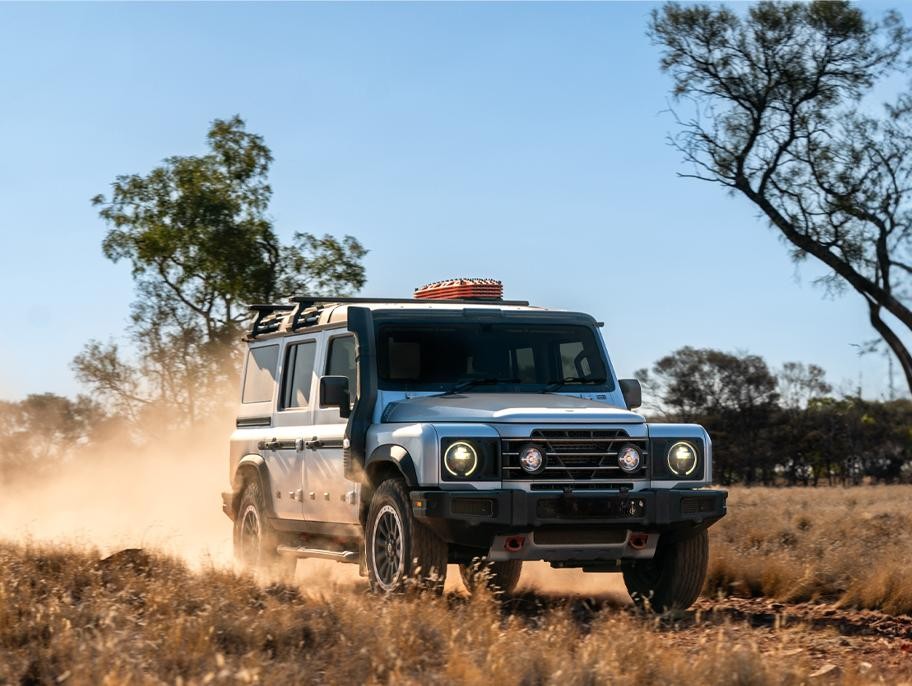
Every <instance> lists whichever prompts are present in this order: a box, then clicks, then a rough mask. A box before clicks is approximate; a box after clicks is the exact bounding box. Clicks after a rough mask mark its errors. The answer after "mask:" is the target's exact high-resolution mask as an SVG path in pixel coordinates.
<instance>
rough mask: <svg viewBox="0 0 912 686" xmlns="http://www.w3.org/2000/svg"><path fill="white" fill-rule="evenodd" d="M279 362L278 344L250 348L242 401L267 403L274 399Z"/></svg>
mask: <svg viewBox="0 0 912 686" xmlns="http://www.w3.org/2000/svg"><path fill="white" fill-rule="evenodd" d="M278 362H279V346H277V345H267V346H264V347H262V348H251V349H250V351H249V352H248V353H247V366H246V368H245V372H244V390H243V392H242V393H241V402H244V403H265V402H269V401H270V400H272V394H273V391H275V384H276V366H278Z"/></svg>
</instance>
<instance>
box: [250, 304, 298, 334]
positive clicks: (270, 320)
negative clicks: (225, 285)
mask: <svg viewBox="0 0 912 686" xmlns="http://www.w3.org/2000/svg"><path fill="white" fill-rule="evenodd" d="M294 308H295V306H294V305H289V304H288V303H282V304H273V305H251V306H250V311H251V312H256V316H255V317H254V318H253V324H252V325H251V327H250V337H251V338H255V337H257V336H259V335H261V334H264V333H273V332H275V331H278V330H279V327H280V326H282V319H284V317H285V315H286V314H288V313H289V312H291V311H292V310H293V309H294Z"/></svg>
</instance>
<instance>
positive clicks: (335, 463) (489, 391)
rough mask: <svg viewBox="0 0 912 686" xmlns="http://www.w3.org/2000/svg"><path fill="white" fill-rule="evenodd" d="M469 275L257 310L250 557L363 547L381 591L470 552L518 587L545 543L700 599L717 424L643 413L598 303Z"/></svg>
mask: <svg viewBox="0 0 912 686" xmlns="http://www.w3.org/2000/svg"><path fill="white" fill-rule="evenodd" d="M460 283H463V284H465V283H469V284H470V285H471V283H470V282H460ZM456 292H457V293H462V294H463V297H459V298H455V299H454V298H453V296H452V293H453V291H452V289H450V290H446V289H442V290H440V289H438V290H437V291H435V290H434V289H431V290H430V295H432V296H433V295H434V294H435V293H439V294H440V297H436V298H432V299H408V300H402V299H368V298H325V299H321V298H310V297H302V298H297V299H295V300H293V301H292V302H290V303H287V304H278V305H257V306H255V307H254V308H253V310H254V312H255V317H254V323H253V325H252V327H251V329H250V331H249V334H248V336H247V337H246V344H247V357H246V363H245V368H244V372H243V381H242V390H241V402H240V405H239V410H238V416H237V429H236V431H235V432H234V434H233V435H232V436H231V454H230V465H229V477H230V481H231V490H230V491H229V492H227V493H223V494H222V500H223V505H224V511H225V513H226V514H227V515H228V516H229V517H230V518H231V519H232V520H233V521H234V544H235V551H236V555H237V557H238V559H239V560H240V561H241V562H242V563H244V564H245V565H247V566H249V567H251V568H262V567H273V568H276V567H277V568H279V569H281V570H284V571H285V572H288V571H290V570H293V569H294V565H295V563H296V561H297V560H298V559H300V558H324V559H332V560H338V561H340V562H351V563H357V564H359V565H360V569H361V572H362V574H364V575H366V576H367V577H368V579H369V582H370V586H371V588H372V589H374V590H377V591H383V592H393V591H398V590H401V589H403V588H406V587H408V586H410V585H415V586H419V587H428V586H429V587H432V588H438V589H439V588H441V587H442V583H443V580H444V577H445V575H446V571H447V564H448V563H455V564H458V565H459V566H460V570H461V572H462V578H463V580H464V582H465V584H466V587H467V588H468V589H469V590H470V591H471V590H474V589H475V588H476V587H477V586H478V585H479V584H480V583H482V581H484V582H486V583H490V584H492V585H494V586H496V587H497V588H499V589H500V590H502V591H503V592H507V593H508V592H510V591H512V590H513V588H514V587H515V586H516V584H517V582H518V580H519V576H520V571H521V567H522V563H523V561H524V560H547V561H548V562H550V564H551V566H553V567H578V568H582V569H583V571H586V572H622V573H623V575H624V581H625V582H626V584H627V588H628V589H629V590H630V593H631V595H632V596H633V597H634V599H635V600H637V601H639V602H643V603H648V604H649V605H651V607H653V608H655V609H659V610H663V609H666V608H669V607H672V606H677V607H686V606H688V605H690V604H691V603H692V602H693V601H694V599H695V598H696V597H697V595H698V594H699V592H700V588H701V586H702V583H703V579H704V575H705V572H706V566H707V555H708V548H707V532H706V530H707V528H708V527H709V526H710V525H711V524H713V523H714V522H716V521H717V520H718V519H719V518H721V517H722V516H724V514H725V500H726V495H727V494H726V493H725V492H724V491H718V490H707V489H706V488H704V487H706V486H708V485H709V484H710V482H711V479H712V447H711V442H710V439H709V435H708V434H707V433H706V431H705V430H704V429H703V428H702V427H700V426H696V425H692V424H656V423H646V422H645V420H644V418H643V417H642V416H641V415H639V414H636V413H634V412H632V411H631V410H632V409H633V408H636V407H638V406H639V405H640V402H641V401H640V386H639V384H638V383H637V382H636V381H633V380H624V379H621V380H618V379H617V378H616V376H615V373H614V370H613V369H612V366H611V362H610V360H609V358H608V354H607V352H606V350H605V346H604V343H603V341H602V337H601V335H600V334H599V326H600V324H599V323H598V322H596V321H595V320H594V319H593V318H592V317H590V316H588V315H585V314H579V313H576V312H565V311H558V310H551V309H542V308H537V307H530V306H529V304H528V303H526V302H517V301H505V300H502V299H499V298H491V297H490V291H484V290H482V291H481V292H482V293H483V294H484V297H481V298H479V297H473V293H475V292H476V291H473V290H472V289H471V288H468V290H466V289H465V288H464V289H463V290H461V291H460V290H458V289H457V291H456ZM427 293H428V292H427V291H425V295H427ZM465 294H468V297H465Z"/></svg>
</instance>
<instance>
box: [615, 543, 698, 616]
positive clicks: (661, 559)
mask: <svg viewBox="0 0 912 686" xmlns="http://www.w3.org/2000/svg"><path fill="white" fill-rule="evenodd" d="M708 564H709V534H708V533H707V531H706V529H703V530H702V531H700V533H698V534H696V535H695V536H692V537H690V538H685V539H683V540H679V541H675V542H674V543H666V544H663V543H661V541H660V542H659V547H658V548H657V549H656V554H655V557H654V558H653V559H651V560H642V561H637V562H635V563H633V564H625V565H624V567H623V572H624V583H625V584H626V586H627V591H628V592H629V593H630V597H631V598H633V602H634V603H636V604H637V605H638V606H640V607H651V608H652V609H653V610H655V611H657V612H665V611H666V610H671V609H673V608H674V609H684V608H687V607H690V606H691V605H692V604H693V602H694V601H695V600H696V599H697V597H698V596H699V595H700V591H701V590H702V588H703V581H704V579H705V578H706V568H707V566H708Z"/></svg>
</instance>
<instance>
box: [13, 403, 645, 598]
mask: <svg viewBox="0 0 912 686" xmlns="http://www.w3.org/2000/svg"><path fill="white" fill-rule="evenodd" d="M233 423H234V417H233V415H228V416H225V417H223V418H221V419H220V420H218V421H213V422H209V423H206V424H205V425H202V426H197V427H194V428H193V429H190V430H184V429H181V430H178V431H175V432H173V433H169V432H163V436H162V437H160V438H159V439H157V440H152V441H148V442H147V443H146V444H145V445H142V446H139V447H136V446H134V445H133V444H132V442H131V441H130V440H129V439H128V438H127V437H123V438H121V439H117V438H115V439H114V440H113V441H111V442H108V443H106V445H105V447H104V448H100V449H99V450H98V451H97V452H89V453H88V454H86V453H85V452H82V453H80V454H79V455H77V456H76V458H75V459H73V460H71V461H69V462H67V463H66V464H64V465H62V466H61V467H60V468H59V469H58V470H56V471H55V472H53V473H52V474H50V475H44V476H41V477H35V478H34V479H27V480H23V481H19V480H17V481H15V482H13V483H9V484H3V485H2V487H3V490H4V491H5V492H4V495H3V499H2V501H0V539H7V540H12V541H20V542H21V541H27V540H33V541H36V542H50V543H60V544H67V545H73V544H75V545H77V546H85V547H89V548H97V549H98V550H99V552H100V553H101V554H103V555H104V554H109V553H112V552H115V551H117V550H120V549H123V548H151V549H155V550H161V551H163V552H166V553H169V554H172V555H175V556H177V557H180V558H181V559H183V560H185V561H186V562H187V563H188V564H189V565H191V566H192V567H194V568H200V567H203V566H216V567H225V566H230V565H232V564H233V554H232V543H231V521H230V520H229V519H228V518H227V517H226V516H225V515H224V514H223V513H222V510H221V497H220V493H221V492H222V491H224V490H227V488H228V438H229V436H230V433H231V430H232V427H233ZM121 446H123V447H121ZM296 580H297V581H298V582H299V583H300V584H301V585H302V586H303V587H304V588H307V587H314V588H317V589H320V590H326V589H327V588H332V587H333V586H336V585H345V586H349V585H363V586H364V587H365V588H366V582H365V581H364V580H363V579H362V578H361V577H359V575H358V567H357V565H350V564H340V563H336V562H328V561H323V560H304V561H302V562H300V563H299V564H298V569H297V575H296ZM446 588H447V590H450V591H458V590H460V589H462V582H461V580H460V576H459V569H458V567H456V566H455V565H450V567H449V569H448V573H447V585H446ZM522 590H535V591H536V592H539V593H544V594H549V593H554V594H566V593H579V594H585V595H598V596H611V597H612V598H616V599H617V600H618V601H619V602H629V597H628V596H627V593H626V591H625V589H624V584H623V581H622V579H621V577H620V575H619V574H584V573H582V572H581V571H579V570H570V569H568V570H555V569H551V568H550V566H549V565H548V564H547V563H543V562H534V563H526V564H525V566H524V568H523V574H522V579H521V581H520V586H519V591H522Z"/></svg>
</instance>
